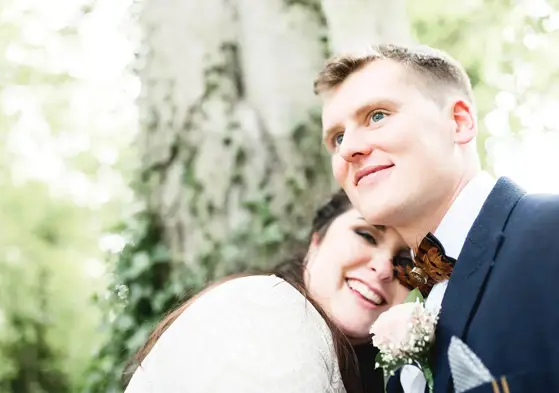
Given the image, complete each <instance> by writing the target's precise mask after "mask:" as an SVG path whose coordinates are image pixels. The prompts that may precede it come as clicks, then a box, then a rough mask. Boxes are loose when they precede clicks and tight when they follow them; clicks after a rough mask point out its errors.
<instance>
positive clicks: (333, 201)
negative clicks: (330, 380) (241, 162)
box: [125, 190, 372, 393]
mask: <svg viewBox="0 0 559 393" xmlns="http://www.w3.org/2000/svg"><path fill="white" fill-rule="evenodd" d="M351 208H352V206H351V203H350V202H349V199H348V198H347V195H346V194H345V192H344V191H343V190H339V191H338V192H336V193H335V194H334V195H332V197H331V198H330V199H329V200H328V202H327V203H325V204H324V205H322V206H321V207H320V208H319V209H318V210H317V211H316V214H315V216H314V219H313V221H312V226H311V230H310V233H309V237H308V243H309V244H310V242H311V240H312V237H313V235H316V236H318V240H319V241H322V239H323V238H324V235H325V234H326V232H327V231H328V228H329V227H330V225H331V224H332V222H333V221H334V220H335V219H336V218H337V217H338V216H340V215H341V214H343V213H345V212H347V211H348V210H350V209H351ZM306 251H307V250H306V249H305V250H301V251H300V252H299V253H296V254H295V255H294V256H293V257H292V258H289V259H288V260H286V261H284V262H282V263H280V264H279V265H277V266H276V267H275V268H273V269H271V270H270V271H267V272H262V273H259V274H274V275H276V276H278V277H280V278H282V279H284V280H285V281H287V282H288V283H290V284H291V285H292V286H293V287H295V288H296V289H297V290H298V291H299V292H301V294H302V295H303V296H305V298H306V299H307V300H308V301H309V302H310V303H311V304H312V305H313V306H314V307H315V308H316V310H317V311H318V312H319V313H320V315H321V316H322V317H323V318H324V320H325V321H326V323H327V325H328V327H329V328H330V330H331V331H332V338H333V341H334V347H335V351H336V355H337V357H338V365H339V367H340V373H341V377H342V380H343V382H344V385H345V388H346V390H347V393H362V386H361V380H360V378H359V367H358V364H357V359H356V357H355V352H354V351H353V348H352V346H351V344H350V342H349V340H348V339H347V337H346V336H345V335H344V334H343V333H342V332H341V331H340V329H339V328H338V327H337V326H336V325H335V324H334V323H333V322H332V320H331V319H330V318H329V317H328V315H327V314H326V313H325V312H324V310H323V309H322V308H321V307H320V306H319V305H318V304H317V303H316V301H314V300H313V299H312V297H311V296H310V295H309V292H308V290H307V288H306V287H305V283H304V278H303V277H304V270H305V264H306ZM247 275H249V274H238V275H233V276H228V277H225V278H223V279H221V280H218V281H216V282H214V283H212V284H211V285H209V286H208V287H206V288H205V289H203V290H202V291H200V292H199V293H198V294H196V295H195V296H193V297H192V298H190V299H188V300H187V301H186V302H185V303H183V304H182V305H180V306H179V307H178V308H176V309H175V310H173V311H171V312H170V313H169V314H167V316H166V317H165V318H164V319H163V321H161V322H160V323H159V325H157V327H156V328H155V329H154V331H153V332H152V333H151V335H150V337H149V338H148V340H147V342H146V343H145V344H144V345H143V346H142V348H140V350H139V351H138V352H137V353H136V355H135V356H134V358H133V359H132V366H137V365H141V363H142V361H143V360H144V359H145V357H146V356H147V354H148V353H149V352H150V350H151V349H152V347H153V345H154V344H155V343H156V342H157V340H159V337H161V335H162V334H163V333H164V332H165V330H167V328H168V327H169V326H170V325H171V324H172V323H173V322H174V321H175V320H176V319H177V318H178V317H179V316H180V315H181V314H182V313H183V312H184V310H186V309H187V308H188V307H189V306H190V305H191V304H192V303H193V302H195V301H196V299H198V298H199V297H200V296H202V295H203V294H204V293H205V292H207V291H209V290H210V289H212V288H214V287H216V286H217V285H220V284H222V283H224V282H226V281H229V280H231V279H234V278H237V277H242V276H247ZM371 367H372V366H371ZM134 368H135V367H134ZM127 369H128V370H129V371H125V374H127V375H130V374H131V373H132V372H133V369H132V371H130V368H129V367H127ZM125 379H126V380H128V379H129V378H125Z"/></svg>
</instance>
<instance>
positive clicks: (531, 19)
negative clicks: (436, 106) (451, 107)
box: [408, 0, 559, 170]
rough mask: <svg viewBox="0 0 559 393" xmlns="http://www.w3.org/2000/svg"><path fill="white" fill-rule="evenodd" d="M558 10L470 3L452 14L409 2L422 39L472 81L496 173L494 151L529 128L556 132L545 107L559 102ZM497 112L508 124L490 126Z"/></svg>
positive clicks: (443, 6)
mask: <svg viewBox="0 0 559 393" xmlns="http://www.w3.org/2000/svg"><path fill="white" fill-rule="evenodd" d="M551 4H552V3H551V2H549V3H548V2H545V1H543V2H529V1H526V2H513V1H509V0H501V1H492V2H487V1H482V0H468V1H462V2H460V3H459V4H458V3H457V4H453V6H452V7H449V6H448V3H447V2H444V1H442V0H427V1H421V2H419V1H410V2H408V14H409V15H410V19H411V22H412V26H413V32H414V34H415V38H416V40H417V41H418V42H421V43H424V44H428V45H431V46H434V47H437V48H441V49H443V50H445V51H447V52H449V53H450V54H451V55H452V56H453V57H455V58H456V59H458V61H460V63H462V64H463V65H464V67H465V68H466V71H467V72H468V74H469V75H470V78H471V80H472V85H473V88H474V93H475V96H476V100H477V104H478V109H479V126H480V131H481V135H480V136H479V137H478V150H479V151H480V153H481V155H482V161H483V166H484V167H486V168H487V169H489V170H490V169H491V166H492V160H491V157H490V155H491V150H490V148H491V146H492V145H495V144H496V143H502V142H503V141H505V140H507V139H508V138H509V137H510V135H515V136H516V137H520V136H521V135H522V134H524V133H525V131H527V129H529V130H530V132H538V131H547V130H549V129H550V128H551V127H554V126H553V125H552V124H551V123H550V122H549V121H547V122H546V121H545V120H543V119H542V118H543V117H544V116H545V115H546V114H545V104H544V105H542V103H546V102H547V103H550V104H551V103H553V102H555V101H556V100H557V99H559V87H558V86H557V85H556V84H553V83H550V82H551V81H554V80H556V79H557V77H558V76H559V72H558V70H559V59H557V58H555V57H553V56H550V54H551V53H553V48H556V47H557V44H559V30H558V27H559V26H557V13H556V12H553V9H552V6H551ZM555 8H556V7H555ZM536 69H537V71H536ZM490 113H493V114H495V113H497V114H498V115H499V117H502V118H503V119H504V121H503V122H499V123H497V124H492V123H491V122H489V123H488V122H486V120H487V119H488V118H487V115H488V114H490ZM527 113H528V114H530V115H528V116H527V115H526V114H527ZM531 114H534V116H533V117H532V116H531ZM489 142H492V145H491V144H489ZM488 154H489V156H488Z"/></svg>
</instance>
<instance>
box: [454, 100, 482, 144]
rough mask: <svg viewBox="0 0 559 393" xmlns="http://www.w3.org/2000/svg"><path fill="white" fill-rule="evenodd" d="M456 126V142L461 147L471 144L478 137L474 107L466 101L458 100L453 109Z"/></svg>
mask: <svg viewBox="0 0 559 393" xmlns="http://www.w3.org/2000/svg"><path fill="white" fill-rule="evenodd" d="M451 110H452V118H453V119H454V123H455V124H456V128H455V130H454V141H455V142H456V143H458V144H460V145H463V144H466V143H469V142H471V141H472V140H473V139H474V138H475V137H476V135H477V127H476V122H475V118H474V114H473V113H472V107H471V106H470V104H468V103H467V102H466V101H464V100H458V101H456V102H455V103H454V105H453V106H452V108H451Z"/></svg>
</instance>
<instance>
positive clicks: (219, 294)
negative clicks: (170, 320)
mask: <svg viewBox="0 0 559 393" xmlns="http://www.w3.org/2000/svg"><path fill="white" fill-rule="evenodd" d="M193 320H197V321H202V320H207V321H228V323H235V324H237V325H238V324H239V322H238V321H246V320H249V321H251V324H252V325H253V327H254V326H257V325H261V328H269V327H270V326H271V325H272V324H273V323H277V322H278V321H282V325H283V326H284V328H289V326H292V327H293V328H294V329H296V328H300V327H301V325H303V324H305V325H307V326H309V328H312V329H315V330H316V329H319V330H320V331H322V333H324V334H326V333H327V332H329V329H328V327H327V326H326V322H325V321H324V319H323V318H322V317H321V316H320V314H319V313H318V311H317V310H316V309H315V308H314V306H313V305H312V303H311V302H309V301H308V299H306V298H305V296H304V295H303V294H302V293H301V292H299V290H298V289H296V288H295V287H294V286H293V285H291V284H290V283H289V282H287V281H285V280H283V279H282V278H279V277H277V276H274V275H255V276H245V277H239V278H234V279H230V280H227V281H225V282H223V283H220V284H218V285H216V286H214V287H212V288H210V289H209V290H207V291H206V292H204V293H203V294H201V296H199V297H198V298H197V299H196V300H195V301H194V302H192V304H191V305H190V306H189V307H188V308H187V309H186V310H185V311H184V312H183V314H182V315H181V316H180V317H179V318H178V319H177V320H176V321H175V323H174V324H173V325H176V326H171V328H172V329H181V326H186V325H189V324H190V323H192V321H193ZM243 328H245V327H243Z"/></svg>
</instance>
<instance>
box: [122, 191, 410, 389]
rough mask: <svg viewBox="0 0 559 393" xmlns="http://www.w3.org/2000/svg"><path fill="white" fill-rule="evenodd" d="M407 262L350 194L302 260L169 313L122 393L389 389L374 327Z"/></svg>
mask: <svg viewBox="0 0 559 393" xmlns="http://www.w3.org/2000/svg"><path fill="white" fill-rule="evenodd" d="M395 258H409V251H408V249H407V247H406V245H405V243H404V242H403V241H402V239H401V238H400V237H399V236H398V235H397V234H396V233H395V232H394V231H393V230H391V229H389V228H383V227H375V226H372V225H369V224H367V223H366V222H365V221H364V220H363V219H362V218H361V217H360V215H359V213H358V212H357V211H356V210H355V209H353V208H352V206H351V204H350V202H349V200H348V199H347V197H346V195H345V194H344V193H343V191H339V192H338V193H336V194H335V195H334V196H333V197H332V198H331V199H330V201H329V202H328V203H326V204H325V205H324V206H323V207H322V208H320V209H319V210H318V211H317V213H316V215H315V218H314V220H313V224H312V229H311V235H310V239H309V246H308V250H306V255H304V257H303V258H295V259H294V260H291V261H288V262H285V263H284V264H282V265H280V266H278V267H277V268H276V269H275V270H274V271H272V272H271V274H267V275H248V276H243V277H229V278H226V279H225V280H222V281H220V282H217V283H215V284H213V285H211V286H210V287H208V288H206V289H205V290H203V291H202V292H201V293H199V294H198V295H196V296H195V297H194V298H192V299H190V300H189V301H187V302H186V303H185V304H183V305H182V306H180V307H179V308H178V309H177V310H175V311H173V312H172V313H170V314H169V315H168V316H167V317H166V318H165V319H164V320H163V321H162V322H161V323H160V325H159V326H158V327H157V328H156V329H155V331H154V332H153V334H152V335H151V337H150V338H149V340H148V342H147V343H146V344H145V346H144V348H142V349H141V350H140V351H139V352H138V354H137V356H136V364H139V366H138V367H137V368H136V370H135V372H134V374H133V375H132V378H131V380H130V382H129V384H128V387H127V388H126V392H125V393H232V392H233V393H236V392H239V393H241V392H242V393H256V392H258V393H261V392H267V393H327V392H328V393H330V392H331V393H345V392H348V393H353V392H363V393H364V392H379V393H380V392H384V384H383V378H382V373H381V372H380V370H374V364H375V360H374V358H375V356H376V353H377V350H376V349H375V348H374V347H373V346H372V344H371V339H370V335H369V328H370V326H371V325H372V323H373V322H374V321H375V320H376V319H377V318H378V316H379V315H380V313H382V312H383V311H385V310H387V309H388V308H389V307H391V306H392V305H396V304H399V303H401V302H402V301H403V299H404V298H405V296H406V295H407V293H408V289H407V288H405V287H403V286H402V285H401V284H400V283H399V282H398V281H397V280H396V279H395V278H394V275H393V261H394V259H395Z"/></svg>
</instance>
